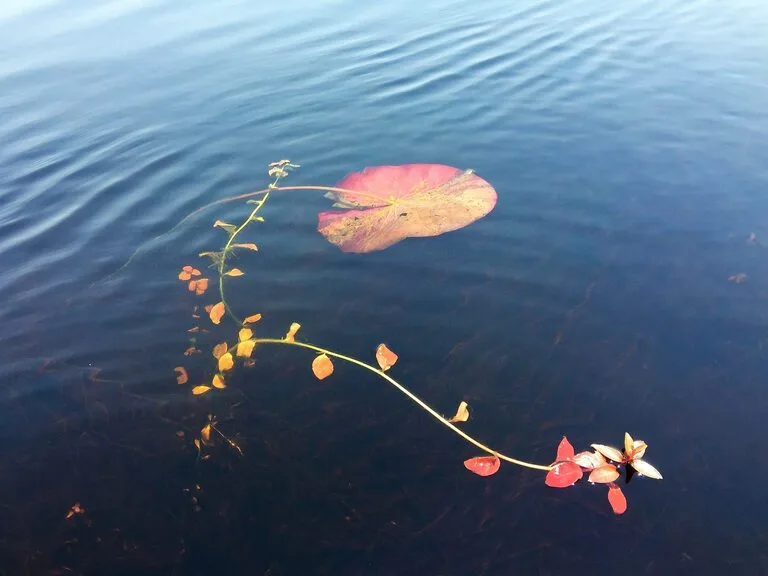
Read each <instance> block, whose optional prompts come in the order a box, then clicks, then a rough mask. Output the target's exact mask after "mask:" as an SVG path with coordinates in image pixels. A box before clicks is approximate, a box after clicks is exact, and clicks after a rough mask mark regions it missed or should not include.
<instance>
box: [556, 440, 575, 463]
mask: <svg viewBox="0 0 768 576" xmlns="http://www.w3.org/2000/svg"><path fill="white" fill-rule="evenodd" d="M575 454H576V451H575V450H574V449H573V446H572V445H571V443H570V442H568V438H566V437H565V436H563V439H562V440H560V444H559V445H558V446H557V457H556V458H555V462H562V461H563V460H570V459H571V458H573V456H574V455H575Z"/></svg>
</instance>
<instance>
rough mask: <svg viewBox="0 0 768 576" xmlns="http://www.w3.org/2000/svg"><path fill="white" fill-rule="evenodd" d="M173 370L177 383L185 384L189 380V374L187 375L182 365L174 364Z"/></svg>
mask: <svg viewBox="0 0 768 576" xmlns="http://www.w3.org/2000/svg"><path fill="white" fill-rule="evenodd" d="M174 370H175V371H176V383H177V384H186V383H187V382H188V381H189V376H187V371H186V370H185V369H184V366H176V368H174Z"/></svg>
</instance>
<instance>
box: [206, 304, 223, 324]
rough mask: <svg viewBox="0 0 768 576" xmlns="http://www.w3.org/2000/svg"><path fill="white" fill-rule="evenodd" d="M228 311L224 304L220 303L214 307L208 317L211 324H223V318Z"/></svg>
mask: <svg viewBox="0 0 768 576" xmlns="http://www.w3.org/2000/svg"><path fill="white" fill-rule="evenodd" d="M226 311H227V308H226V307H225V306H224V302H219V303H217V304H214V305H213V308H211V311H210V312H209V313H208V316H210V318H211V322H213V323H214V324H219V323H221V318H222V317H223V316H224V313H225V312H226Z"/></svg>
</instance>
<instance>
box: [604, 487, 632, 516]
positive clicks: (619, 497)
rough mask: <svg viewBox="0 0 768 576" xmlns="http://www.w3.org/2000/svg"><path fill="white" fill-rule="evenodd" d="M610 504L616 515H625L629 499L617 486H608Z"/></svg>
mask: <svg viewBox="0 0 768 576" xmlns="http://www.w3.org/2000/svg"><path fill="white" fill-rule="evenodd" d="M608 503H609V504H610V505H611V508H612V509H613V513H614V514H624V512H626V511H627V499H626V497H625V496H624V492H622V491H621V488H619V487H618V486H616V484H609V485H608Z"/></svg>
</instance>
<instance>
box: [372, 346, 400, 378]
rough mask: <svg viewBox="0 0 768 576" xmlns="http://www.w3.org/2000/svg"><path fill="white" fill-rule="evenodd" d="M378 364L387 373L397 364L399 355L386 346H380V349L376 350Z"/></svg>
mask: <svg viewBox="0 0 768 576" xmlns="http://www.w3.org/2000/svg"><path fill="white" fill-rule="evenodd" d="M376 362H378V363H379V366H380V367H381V369H382V370H384V371H385V372H386V371H387V370H389V369H390V368H392V366H394V365H395V362H397V354H395V353H394V352H392V350H390V349H389V348H387V345H386V344H379V347H378V348H376Z"/></svg>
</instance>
